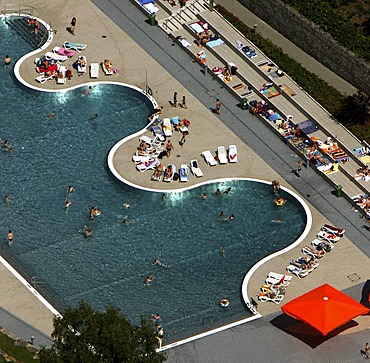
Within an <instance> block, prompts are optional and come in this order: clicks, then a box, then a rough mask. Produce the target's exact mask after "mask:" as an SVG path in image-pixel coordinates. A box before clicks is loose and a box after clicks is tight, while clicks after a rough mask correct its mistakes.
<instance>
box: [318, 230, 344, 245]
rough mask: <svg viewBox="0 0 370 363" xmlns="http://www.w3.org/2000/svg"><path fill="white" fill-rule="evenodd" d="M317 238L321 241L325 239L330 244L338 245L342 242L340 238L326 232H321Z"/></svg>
mask: <svg viewBox="0 0 370 363" xmlns="http://www.w3.org/2000/svg"><path fill="white" fill-rule="evenodd" d="M317 237H318V238H319V239H323V240H324V241H328V242H331V243H336V242H338V241H339V240H340V237H338V236H336V235H335V234H332V233H328V232H325V231H320V232H319V233H318V234H317Z"/></svg>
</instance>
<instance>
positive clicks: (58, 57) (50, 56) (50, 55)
mask: <svg viewBox="0 0 370 363" xmlns="http://www.w3.org/2000/svg"><path fill="white" fill-rule="evenodd" d="M45 58H46V59H47V60H50V59H54V60H56V61H59V62H64V61H65V60H67V59H68V57H67V56H66V55H59V54H57V53H53V52H46V53H45Z"/></svg>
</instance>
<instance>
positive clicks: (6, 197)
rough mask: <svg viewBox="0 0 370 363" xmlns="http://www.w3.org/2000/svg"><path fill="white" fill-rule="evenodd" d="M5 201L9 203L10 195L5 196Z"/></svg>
mask: <svg viewBox="0 0 370 363" xmlns="http://www.w3.org/2000/svg"><path fill="white" fill-rule="evenodd" d="M4 202H5V203H6V204H9V203H10V198H9V195H6V196H5V197H4Z"/></svg>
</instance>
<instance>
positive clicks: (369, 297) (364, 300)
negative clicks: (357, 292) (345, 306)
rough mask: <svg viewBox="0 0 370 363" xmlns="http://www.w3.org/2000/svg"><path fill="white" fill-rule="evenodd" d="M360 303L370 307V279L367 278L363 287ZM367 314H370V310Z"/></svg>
mask: <svg viewBox="0 0 370 363" xmlns="http://www.w3.org/2000/svg"><path fill="white" fill-rule="evenodd" d="M360 303H361V304H362V305H364V306H366V307H367V308H368V309H370V280H367V281H366V282H365V284H364V287H363V288H362V292H361V301H360ZM366 315H370V311H369V312H368V313H367V314H366Z"/></svg>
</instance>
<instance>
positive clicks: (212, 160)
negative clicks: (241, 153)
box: [201, 150, 217, 166]
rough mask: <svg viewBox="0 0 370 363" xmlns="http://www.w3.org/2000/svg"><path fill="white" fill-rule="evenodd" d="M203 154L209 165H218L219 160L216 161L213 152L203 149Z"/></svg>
mask: <svg viewBox="0 0 370 363" xmlns="http://www.w3.org/2000/svg"><path fill="white" fill-rule="evenodd" d="M201 155H202V156H203V157H204V160H205V162H206V163H207V164H208V165H209V166H215V165H217V162H216V160H215V158H214V157H213V155H212V154H211V152H210V151H209V150H206V151H203V152H202V154H201Z"/></svg>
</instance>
